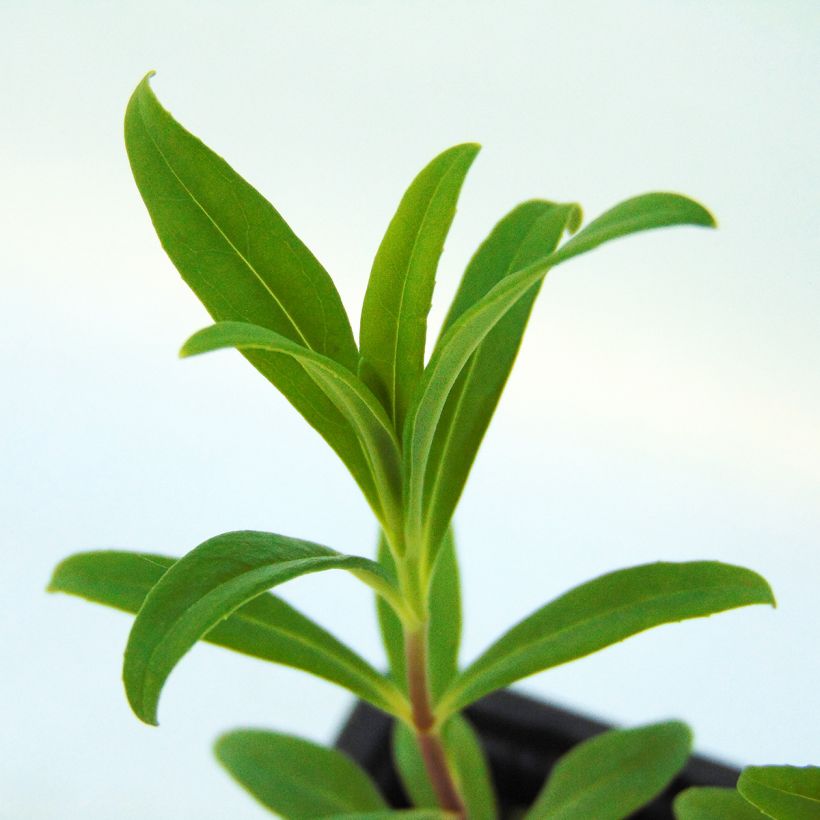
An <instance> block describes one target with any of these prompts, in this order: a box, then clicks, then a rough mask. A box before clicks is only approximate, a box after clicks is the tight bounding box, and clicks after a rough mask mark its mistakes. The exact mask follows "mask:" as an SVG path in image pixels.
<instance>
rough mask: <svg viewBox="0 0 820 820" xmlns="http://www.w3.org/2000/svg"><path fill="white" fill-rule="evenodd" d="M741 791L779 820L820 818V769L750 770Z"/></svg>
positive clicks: (740, 781) (744, 773)
mask: <svg viewBox="0 0 820 820" xmlns="http://www.w3.org/2000/svg"><path fill="white" fill-rule="evenodd" d="M737 790H738V791H739V792H740V793H741V794H742V795H743V796H744V797H745V798H746V799H747V800H748V801H749V802H750V803H753V804H754V805H755V806H757V808H759V809H760V810H761V811H762V812H763V813H764V814H768V815H769V817H774V818H776V820H816V819H817V818H818V817H820V766H804V767H802V768H801V767H799V766H748V767H747V768H745V769H744V770H743V771H742V772H741V774H740V778H739V779H738V781H737Z"/></svg>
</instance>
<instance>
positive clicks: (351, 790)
mask: <svg viewBox="0 0 820 820" xmlns="http://www.w3.org/2000/svg"><path fill="white" fill-rule="evenodd" d="M214 752H215V754H216V757H217V759H218V760H219V762H220V763H221V764H222V765H223V766H224V767H225V768H226V769H227V770H228V772H229V773H230V774H231V775H232V776H233V778H234V779H235V780H236V781H237V782H238V783H239V784H240V785H241V786H242V787H244V788H245V789H247V791H249V792H250V793H251V795H253V797H255V798H256V799H257V800H258V801H259V802H260V803H261V804H262V805H263V806H265V807H267V808H269V809H272V810H273V811H275V812H277V813H279V814H281V815H282V816H283V817H287V818H291V820H308V818H318V817H326V816H328V815H336V814H345V813H348V812H367V811H371V810H375V811H379V810H384V809H387V804H386V803H385V801H384V799H383V798H382V797H381V795H380V794H379V792H378V791H377V790H376V786H375V785H374V783H373V781H372V780H371V779H370V778H369V777H368V775H367V774H366V773H365V772H364V771H363V770H362V769H361V768H360V767H359V766H358V765H357V764H356V763H354V762H353V760H351V759H350V758H349V757H347V756H346V755H345V754H343V753H342V752H339V751H336V750H335V749H327V748H325V747H324V746H318V745H316V744H315V743H310V742H309V741H307V740H302V739H301V738H298V737H293V736H291V735H283V734H279V733H278V732H264V731H261V730H258V729H239V730H237V731H233V732H228V733H227V734H224V735H222V737H220V738H219V739H218V740H217V741H216V744H215V746H214Z"/></svg>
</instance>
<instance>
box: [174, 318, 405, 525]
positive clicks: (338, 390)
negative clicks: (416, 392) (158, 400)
mask: <svg viewBox="0 0 820 820" xmlns="http://www.w3.org/2000/svg"><path fill="white" fill-rule="evenodd" d="M228 347H233V348H237V349H240V350H267V351H269V352H271V353H278V354H282V355H285V356H289V357H291V358H293V359H294V360H296V361H298V362H299V363H300V364H301V365H302V366H303V367H304V368H305V370H306V371H307V373H309V374H310V376H311V377H312V378H313V380H314V381H315V383H316V384H317V385H318V387H319V389H321V390H322V391H323V392H324V394H325V395H326V396H327V397H328V398H329V399H330V401H332V402H333V404H334V405H335V406H336V407H337V409H338V410H339V412H340V413H341V414H342V415H343V416H344V418H345V420H346V421H347V422H348V424H349V425H350V427H351V429H352V430H354V432H355V433H356V436H357V437H358V439H359V442H360V443H361V446H362V449H363V451H364V454H365V456H366V458H367V462H368V468H369V471H370V474H371V475H372V476H373V479H374V482H375V485H376V488H377V494H378V496H379V500H378V502H377V503H376V504H375V505H374V511H375V513H376V515H377V517H378V518H379V520H380V521H381V522H382V524H383V525H384V526H386V527H390V528H392V531H396V530H397V528H398V527H399V526H400V524H399V519H398V516H399V510H400V504H401V480H402V479H401V456H400V455H399V445H398V442H397V441H396V437H395V434H394V432H393V428H392V427H391V425H390V421H389V419H388V418H387V416H386V415H385V412H384V408H383V407H382V406H381V405H380V404H379V402H378V400H377V399H376V397H375V396H373V394H372V393H371V392H370V391H369V390H368V389H367V387H366V386H365V385H364V384H363V383H362V382H361V381H360V380H359V379H358V378H357V377H356V376H355V375H354V374H353V373H351V372H350V371H349V370H347V369H346V368H344V367H342V366H341V365H339V364H337V363H336V362H334V361H333V360H332V359H328V358H327V357H326V356H321V355H319V354H318V353H314V352H313V351H311V350H308V349H307V348H304V347H302V346H301V345H298V344H295V343H294V342H291V341H290V340H289V339H286V338H285V337H284V336H282V335H280V334H278V333H274V332H273V331H272V330H268V329H267V328H264V327H260V326H259V325H249V324H245V323H243V322H219V323H218V324H215V325H211V326H210V327H206V328H205V329H203V330H200V331H199V332H198V333H195V334H194V335H193V336H191V338H190V339H188V341H187V342H185V344H184V345H183V346H182V350H181V351H180V356H183V357H184V356H196V355H198V354H200V353H209V352H211V351H214V350H220V349H223V348H228Z"/></svg>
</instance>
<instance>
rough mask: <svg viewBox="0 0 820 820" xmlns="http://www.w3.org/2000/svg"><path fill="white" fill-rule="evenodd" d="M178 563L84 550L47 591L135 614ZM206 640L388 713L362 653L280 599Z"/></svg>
mask: <svg viewBox="0 0 820 820" xmlns="http://www.w3.org/2000/svg"><path fill="white" fill-rule="evenodd" d="M174 563H175V559H173V558H168V557H166V556H163V555H147V554H139V553H133V552H116V551H104V552H84V553H78V554H77V555H72V556H71V557H69V558H66V559H65V560H64V561H63V562H61V563H60V564H59V565H58V566H57V568H56V569H55V570H54V575H53V577H52V579H51V583H50V585H49V591H51V592H65V593H68V594H70V595H78V596H79V597H81V598H85V599H86V600H89V601H94V602H96V603H100V604H106V605H107V606H111V607H114V608H116V609H121V610H123V611H125V612H131V613H136V612H138V611H139V609H140V607H141V606H142V604H143V601H144V600H145V597H146V595H147V594H148V592H149V591H150V590H151V588H152V587H153V586H154V585H155V584H156V583H157V582H158V581H159V579H160V578H161V577H162V576H163V575H164V574H165V571H166V570H167V569H168V568H169V567H170V566H171V565H172V564H174ZM203 640H205V641H207V642H208V643H212V644H216V645H217V646H223V647H225V648H227V649H233V650H234V651H236V652H242V653H244V654H245V655H251V656H253V657H255V658H261V659H262V660H266V661H271V662H273V663H281V664H285V665H287V666H293V667H295V668H297V669H303V670H304V671H306V672H310V673H312V674H314V675H318V676H319V677H321V678H325V679H326V680H329V681H332V682H333V683H337V684H339V685H340V686H344V687H345V688H347V689H349V690H350V691H351V692H353V693H354V694H356V695H358V696H359V697H360V698H364V699H365V700H367V701H369V702H370V703H372V704H373V705H374V706H377V707H378V708H380V709H383V710H385V711H388V712H389V711H391V710H392V709H393V704H394V703H395V700H396V692H395V690H394V689H393V687H392V686H390V685H389V684H386V682H385V680H384V678H383V677H382V676H381V675H380V674H379V673H378V672H377V671H376V670H375V669H373V667H372V666H371V665H370V664H369V663H367V661H365V660H364V659H363V658H361V657H360V656H359V655H357V654H356V653H355V652H353V651H352V650H351V649H349V648H348V647H347V646H345V645H344V644H343V643H341V642H340V641H338V640H337V639H336V638H334V637H333V635H331V634H330V633H329V632H327V631H326V630H325V629H323V628H322V627H321V626H319V625H318V624H317V623H315V622H314V621H312V620H311V619H310V618H307V617H305V616H304V615H302V614H301V613H300V612H299V611H297V610H296V609H294V608H293V607H292V606H290V605H289V604H287V603H285V602H284V601H283V600H282V599H281V598H277V597H276V596H274V595H270V594H267V593H263V594H262V595H259V596H257V597H256V598H254V599H253V600H251V601H248V603H246V604H244V605H243V606H241V607H239V609H237V610H236V611H235V612H234V613H233V614H232V615H230V616H229V617H228V618H226V619H225V620H224V621H220V622H219V623H218V624H217V625H216V626H215V627H214V628H213V629H211V630H210V631H209V632H207V633H206V634H205V635H204V637H203Z"/></svg>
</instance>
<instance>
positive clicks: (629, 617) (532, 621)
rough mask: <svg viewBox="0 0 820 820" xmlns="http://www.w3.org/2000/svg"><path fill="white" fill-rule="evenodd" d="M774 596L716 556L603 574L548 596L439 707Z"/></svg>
mask: <svg viewBox="0 0 820 820" xmlns="http://www.w3.org/2000/svg"><path fill="white" fill-rule="evenodd" d="M750 604H772V605H774V596H773V595H772V591H771V589H770V588H769V585H768V584H767V583H766V581H765V580H764V579H763V578H761V577H760V576H759V575H758V574H757V573H755V572H752V571H751V570H748V569H744V568H743V567H736V566H732V565H730V564H721V563H719V562H717V561H691V562H687V563H680V564H672V563H661V562H659V563H655V564H644V565H643V566H638V567H632V568H630V569H622V570H618V571H616V572H611V573H609V574H607V575H602V576H601V577H600V578H596V579H595V580H594V581H589V582H588V583H586V584H582V585H581V586H578V587H575V588H574V589H572V590H570V591H569V592H566V593H564V594H563V595H562V596H561V597H559V598H557V599H556V600H554V601H552V602H550V603H548V604H546V606H544V607H542V608H541V609H539V610H537V611H536V612H535V613H533V614H532V615H530V616H529V617H528V618H525V619H524V620H523V621H522V622H521V623H519V624H518V625H517V626H514V627H513V628H512V629H510V630H509V632H507V633H506V634H505V635H503V636H502V637H501V638H499V640H498V641H496V642H495V643H494V644H493V645H492V646H491V647H490V648H489V649H488V650H487V651H486V652H485V653H484V654H483V655H482V656H481V657H480V658H478V660H476V661H475V662H474V663H473V664H472V665H471V666H469V667H468V668H467V669H466V670H465V671H464V672H462V673H461V675H460V676H459V677H457V678H456V679H455V681H454V682H453V684H452V685H451V687H450V689H449V690H448V692H447V693H445V695H444V697H443V698H442V704H441V710H442V714H449V713H450V712H454V711H458V710H460V709H463V708H464V707H465V706H467V705H468V704H470V703H472V702H473V701H475V700H478V699H479V698H480V697H482V696H484V695H486V694H488V693H489V692H492V691H494V690H496V689H500V688H502V687H504V686H507V685H509V684H511V683H514V682H515V681H517V680H521V679H522V678H525V677H528V676H529V675H533V674H535V673H536V672H540V671H542V670H544V669H550V668H551V667H553V666H559V665H560V664H563V663H566V662H567V661H571V660H575V659H576V658H582V657H584V656H585V655H589V654H591V653H592V652H597V651H598V650H599V649H603V648H604V647H606V646H610V645H611V644H614V643H617V642H618V641H622V640H624V639H625V638H628V637H630V636H631V635H636V634H637V633H639V632H643V631H644V630H646V629H651V628H652V627H654V626H660V625H661V624H666V623H673V622H675V621H682V620H684V619H687V618H700V617H703V616H705V615H712V614H714V613H716V612H724V611H725V610H728V609H734V608H736V607H741V606H748V605H750Z"/></svg>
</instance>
